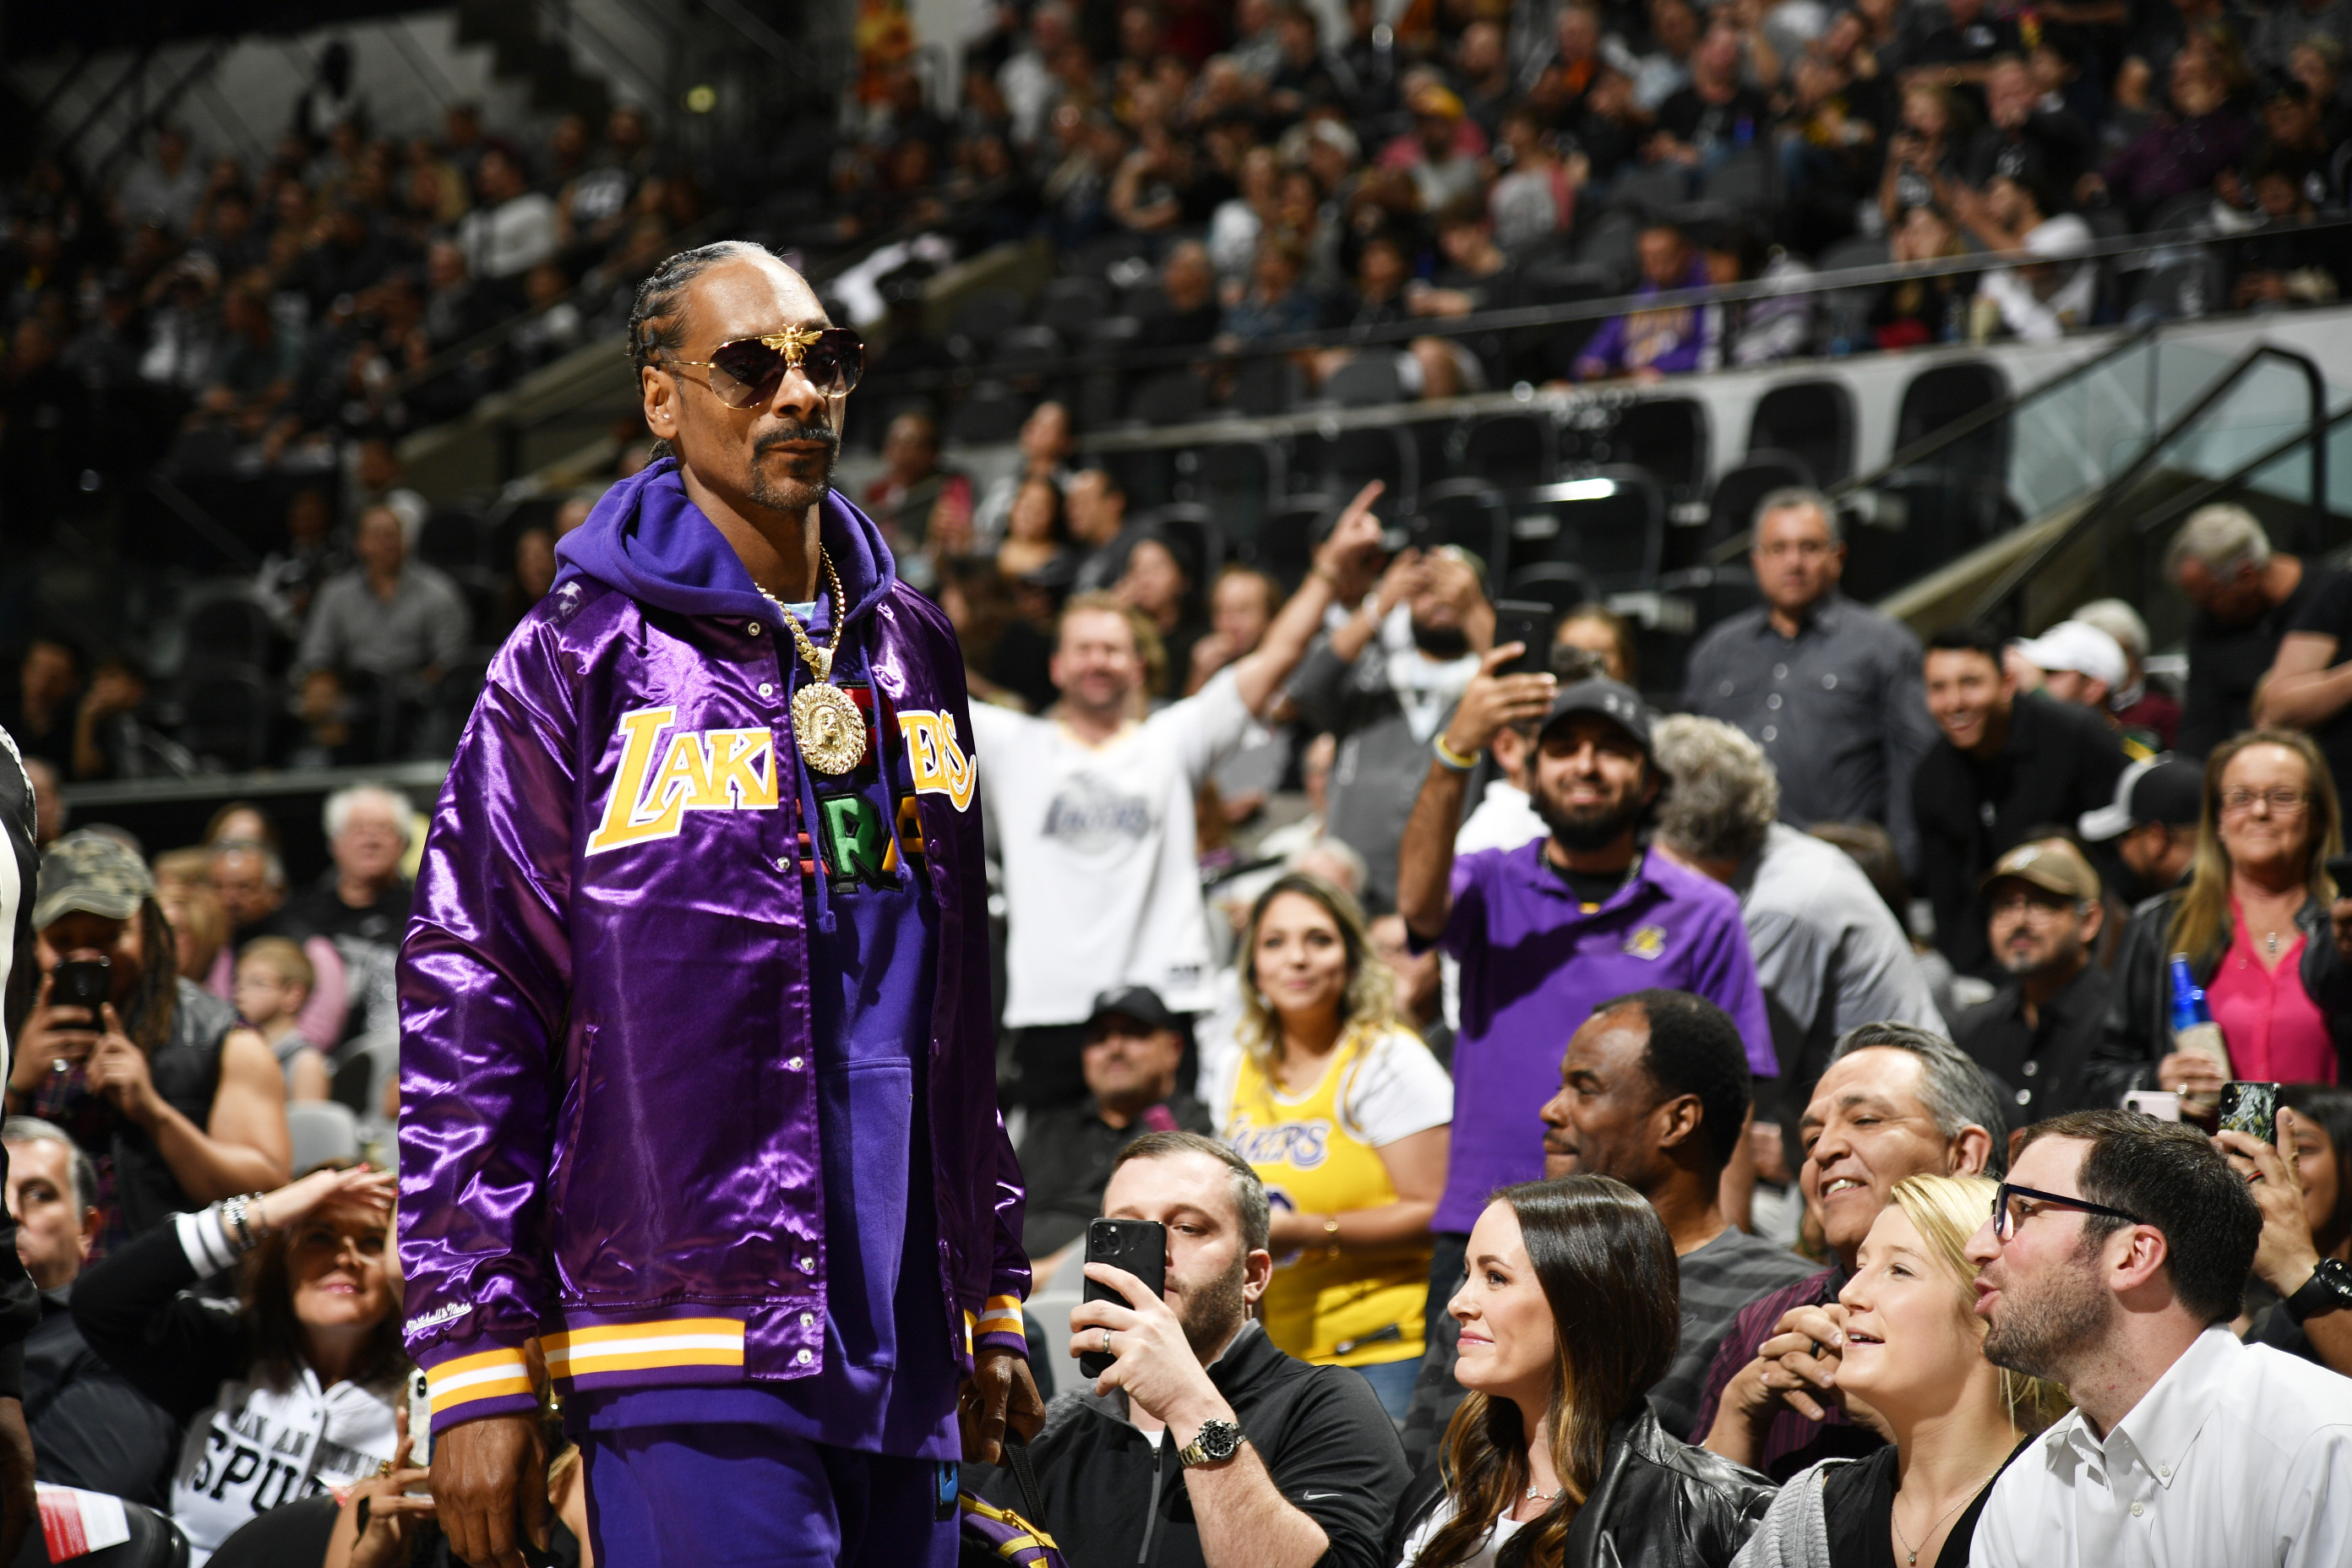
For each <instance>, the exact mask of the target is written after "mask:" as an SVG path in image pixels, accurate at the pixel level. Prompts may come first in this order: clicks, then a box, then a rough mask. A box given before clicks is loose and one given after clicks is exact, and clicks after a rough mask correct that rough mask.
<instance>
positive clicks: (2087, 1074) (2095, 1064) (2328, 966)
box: [2082, 888, 2352, 1105]
mask: <svg viewBox="0 0 2352 1568" xmlns="http://www.w3.org/2000/svg"><path fill="white" fill-rule="evenodd" d="M2179 900H2180V889H2177V888H2176V889H2173V890H2172V891H2170V892H2168V893H2158V895H2157V896H2156V897H2154V898H2152V899H2149V900H2146V901H2145V902H2143V903H2142V904H2141V905H2140V906H2139V907H2138V908H2137V909H2136V910H2133V911H2132V917H2131V922H2130V923H2129V924H2128V925H2126V926H2125V927H2124V934H2123V940H2122V941H2121V942H2118V943H2116V962H2115V968H2114V970H2113V972H2112V973H2113V979H2112V981H2111V983H2110V984H2109V987H2108V991H2107V1025H2106V1027H2105V1029H2103V1030H2102V1031H2100V1037H2099V1039H2098V1042H2097V1043H2096V1044H2095V1045H2094V1046H2093V1047H2091V1059H2090V1062H2089V1064H2088V1065H2087V1066H2086V1067H2085V1068H2084V1073H2083V1094H2082V1098H2083V1100H2084V1101H2085V1102H2086V1103H2092V1104H2098V1105H2120V1104H2122V1103H2123V1098H2124V1096H2125V1094H2126V1093H2127V1092H2129V1091H2130V1090H2132V1089H2158V1088H2161V1087H2162V1086H2161V1085H2159V1084H2158V1082H2157V1081H2156V1064H2157V1063H2158V1062H2159V1061H2161V1060H2163V1059H2164V1058H2165V1057H2166V1056H2168V1054H2170V1052H2171V1050H2172V976H2171V973H2170V966H2171V962H2172V953H2171V952H2170V944H2169V943H2168V942H2167V940H2166V938H2167V935H2168V932H2169V931H2171V929H2172V914H2173V910H2174V909H2175V908H2176V907H2177V906H2178V904H2179ZM2294 923H2295V926H2296V929H2298V930H2299V931H2302V932H2303V936H2304V942H2303V958H2302V960H2301V962H2299V963H2297V964H2296V965H2295V973H2296V974H2297V975H2298V976H2299V977H2300V978H2301V979H2302V981H2303V989H2304V992H2305V994H2307V995H2309V996H2310V998H2311V999H2312V1000H2313V1001H2314V1002H2315V1003H2317V1004H2318V1005H2319V1010H2320V1011H2321V1012H2322V1013H2324V1014H2325V1015H2326V1017H2327V1028H2328V1033H2329V1034H2331V1035H2332V1036H2334V1037H2335V1040H2336V1059H2337V1060H2338V1061H2339V1062H2340V1063H2342V1064H2343V1070H2342V1071H2341V1072H2340V1073H2339V1074H2338V1076H2339V1077H2340V1078H2343V1079H2347V1080H2352V963H2346V962H2345V961H2344V955H2343V954H2342V953H2340V952H2336V933H2335V931H2334V929H2333V927H2332V926H2331V925H2330V923H2329V921H2328V912H2327V906H2326V904H2324V903H2321V902H2320V901H2319V900H2317V899H2307V900H2305V901H2304V906H2303V908H2302V909H2300V910H2297V911H2295V917H2294ZM2210 978H2211V976H2210V973H2204V972H2201V971H2200V973H2199V975H2198V983H2199V984H2206V983H2207V982H2208V981H2210Z"/></svg>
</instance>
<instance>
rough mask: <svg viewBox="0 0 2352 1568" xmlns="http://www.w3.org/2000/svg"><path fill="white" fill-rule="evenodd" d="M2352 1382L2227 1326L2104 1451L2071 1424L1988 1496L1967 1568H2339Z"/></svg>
mask: <svg viewBox="0 0 2352 1568" xmlns="http://www.w3.org/2000/svg"><path fill="white" fill-rule="evenodd" d="M2345 1563H2352V1380H2347V1379H2346V1378H2342V1377H2338V1376H2336V1374H2335V1373H2332V1372H2329V1371H2327V1370H2326V1368H2324V1367H2319V1366H2315V1365H2313V1364H2312V1363H2309V1362H2306V1361H2299V1360H2297V1359H2296V1358H2294V1357H2293V1356H2290V1355H2285V1354H2283V1353H2282V1352H2278V1351H2274V1350H2272V1349H2270V1348H2269V1347H2268V1346H2265V1345H2247V1344H2241V1343H2239V1342H2238V1340H2237V1337H2236V1336H2235V1335H2233V1334H2231V1332H2230V1331H2229V1330H2228V1329H2226V1328H2219V1327H2217V1328H2210V1329H2208V1330H2206V1331H2204V1332H2203V1333H2202V1334H2200V1335H2199V1336H2198V1337H2197V1340H2196V1342H2194V1343H2193V1344H2191V1345H2190V1346H2189V1349H2188V1351H2187V1352H2184V1353H2183V1354H2182V1355H2181V1357H2180V1359H2179V1361H2177V1362H2175V1363H2172V1365H2171V1367H2170V1368H2169V1369H2168V1370H2167V1371H2166V1373H2165V1374H2164V1375H2163V1376H2162V1377H2160V1378H2158V1379H2157V1381H2156V1385H2155V1386H2154V1387H2152V1388H2150V1389H2149V1390H2148V1391H2147V1394H2144V1395H2142V1396H2141V1398H2140V1402H2139V1403H2138V1404H2137V1405H2133V1406H2132V1409H2131V1413H2130V1414H2129V1415H2126V1416H2125V1417H2124V1418H2123V1419H2122V1420H2121V1421H2118V1422H2116V1426H2115V1429H2114V1430H2113V1431H2111V1432H2109V1433H2108V1434H2107V1440H2106V1441H2105V1443H2102V1442H2100V1441H2099V1440H2098V1439H2097V1438H2096V1437H2094V1436H2092V1435H2091V1429H2090V1426H2088V1425H2087V1424H2086V1423H2085V1422H2084V1419H2083V1413H2082V1412H2081V1411H2079V1410H2075V1411H2071V1412H2069V1413H2068V1414H2067V1415H2066V1418H2065V1419H2064V1420H2063V1421H2061V1422H2059V1423H2058V1424H2057V1425H2056V1426H2053V1427H2051V1428H2050V1430H2049V1431H2048V1432H2046V1433H2044V1434H2043V1435H2042V1440H2041V1441H2040V1442H2039V1443H2037V1444H2035V1445H2034V1447H2032V1449H2031V1450H2029V1451H2028V1452H2026V1453H2024V1454H2021V1455H2020V1456H2019V1457H2018V1458H2017V1461H2016V1462H2015V1463H2014V1464H2012V1465H2011V1466H2010V1467H2009V1469H2008V1470H2007V1472H2006V1473H2004V1474H2003V1475H2002V1476H2001V1478H2000V1481H1999V1482H1998V1483H1996V1484H1995V1486H1994V1487H1993V1489H1992V1496H1991V1497H1990V1499H1988V1500H1987V1501H1986V1503H1985V1510H1984V1515H1983V1518H1982V1520H1981V1521H1979V1524H1978V1525H1977V1533H1976V1542H1975V1545H1974V1548H1973V1550H1972V1551H1971V1552H1969V1568H2011V1565H2012V1564H2013V1565H2015V1568H2068V1565H2072V1564H2083V1565H2084V1568H2092V1565H2095V1568H2108V1565H2109V1564H2113V1565H2115V1568H2256V1565H2258V1564H2259V1565H2260V1568H2342V1565H2343V1564H2345Z"/></svg>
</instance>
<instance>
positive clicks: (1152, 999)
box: [1087, 985, 1184, 1039]
mask: <svg viewBox="0 0 2352 1568" xmlns="http://www.w3.org/2000/svg"><path fill="white" fill-rule="evenodd" d="M1108 1018H1132V1019H1134V1020H1135V1021H1136V1022H1137V1023H1139V1024H1140V1025H1142V1026H1144V1027H1145V1028H1147V1029H1170V1030H1173V1031H1175V1032H1176V1033H1178V1034H1181V1033H1182V1032H1183V1029H1184V1025H1183V1021H1182V1020H1181V1019H1180V1018H1178V1017H1177V1016H1176V1015H1175V1014H1173V1013H1171V1012H1170V1011H1169V1010H1168V1004H1167V1003H1165V1002H1162V1001H1161V1000H1160V993H1159V992H1157V991H1154V990H1153V989H1152V988H1151V987H1150V986H1149V985H1122V986H1119V987H1118V988H1117V989H1116V990H1111V991H1104V992H1099V993H1097V994H1096V996H1095V1006H1094V1011H1093V1012H1092V1013H1089V1014H1088V1015H1087V1038H1088V1039H1092V1038H1094V1037H1095V1035H1096V1033H1097V1030H1098V1029H1099V1028H1100V1026H1101V1025H1102V1023H1103V1022H1104V1020H1106V1019H1108Z"/></svg>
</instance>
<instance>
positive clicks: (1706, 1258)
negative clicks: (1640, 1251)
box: [1650, 1226, 1815, 1433]
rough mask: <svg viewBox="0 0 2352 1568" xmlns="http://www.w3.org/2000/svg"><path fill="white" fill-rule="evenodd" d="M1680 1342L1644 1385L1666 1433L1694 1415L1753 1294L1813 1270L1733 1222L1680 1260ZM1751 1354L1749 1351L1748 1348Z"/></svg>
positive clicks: (1678, 1430)
mask: <svg viewBox="0 0 2352 1568" xmlns="http://www.w3.org/2000/svg"><path fill="white" fill-rule="evenodd" d="M1680 1272H1681V1274H1682V1294H1683V1332H1682V1342H1681V1343H1680V1344H1679V1345H1678V1346H1677V1347H1676V1348H1675V1359H1674V1362H1673V1363H1672V1364H1671V1365H1669V1366H1668V1367H1667V1368H1666V1375H1665V1376H1664V1377H1662V1378H1660V1379H1658V1381H1657V1382H1656V1383H1655V1384H1653V1385H1652V1386H1651V1388H1650V1405H1651V1407H1652V1408H1653V1409H1654V1410H1655V1411H1656V1412H1657V1413H1658V1426H1660V1427H1661V1428H1662V1429H1664V1431H1666V1432H1668V1433H1681V1432H1687V1431H1689V1430H1690V1429H1691V1423H1693V1422H1694V1421H1696V1420H1697V1419H1698V1406H1699V1397H1700V1394H1701V1393H1702V1391H1703V1389H1704V1386H1705V1384H1706V1374H1707V1367H1708V1364H1709V1363H1712V1362H1713V1361H1714V1360H1715V1352H1716V1349H1717V1346H1719V1345H1721V1344H1722V1343H1723V1341H1724V1337H1725V1336H1726V1335H1727V1334H1728V1333H1730V1331H1731V1328H1732V1324H1733V1322H1734V1321H1736V1320H1737V1319H1738V1316H1739V1314H1740V1313H1741V1312H1742V1311H1743V1310H1746V1309H1747V1308H1748V1305H1749V1304H1750V1303H1752V1302H1754V1301H1755V1300H1756V1299H1757V1298H1758V1297H1759V1296H1764V1295H1767V1294H1769V1293H1770V1292H1772V1291H1776V1290H1779V1289H1782V1288H1783V1287H1785V1286H1789V1285H1793V1284H1795V1283H1796V1282H1798V1281H1799V1280H1801V1279H1806V1278H1808V1277H1809V1276H1811V1275H1812V1274H1813V1273H1814V1272H1815V1269H1814V1268H1813V1264H1812V1260H1811V1259H1810V1258H1800V1257H1799V1256H1798V1255H1797V1254H1795V1253H1793V1252H1791V1251H1790V1250H1789V1249H1788V1248H1787V1247H1782V1246H1780V1245H1779V1244H1777V1243H1775V1242H1769V1241H1766V1240H1764V1239H1763V1238H1762V1237H1755V1236H1750V1235H1748V1233H1747V1232H1746V1231H1744V1230H1741V1229H1740V1228H1739V1227H1738V1226H1727V1227H1726V1228H1725V1230H1724V1232H1723V1234H1722V1235H1721V1236H1718V1237H1716V1238H1715V1239H1714V1240H1713V1241H1710V1242H1708V1243H1707V1244H1706V1246H1704V1247H1698V1248H1697V1249H1696V1250H1694V1251H1691V1252H1686V1253H1685V1254H1683V1256H1682V1258H1681V1259H1680ZM1751 1353H1752V1352H1751Z"/></svg>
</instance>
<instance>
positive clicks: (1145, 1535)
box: [963, 1325, 1728, 1568]
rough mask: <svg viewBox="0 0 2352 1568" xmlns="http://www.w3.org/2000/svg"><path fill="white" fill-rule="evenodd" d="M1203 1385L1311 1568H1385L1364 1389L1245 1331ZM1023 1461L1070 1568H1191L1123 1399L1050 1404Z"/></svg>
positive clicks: (1384, 1482) (1388, 1431)
mask: <svg viewBox="0 0 2352 1568" xmlns="http://www.w3.org/2000/svg"><path fill="white" fill-rule="evenodd" d="M1209 1381H1210V1382H1212V1383H1213V1384H1216V1385H1217V1392H1218V1393H1220V1394H1223V1395H1224V1396H1225V1403H1226V1404H1228V1405H1232V1406H1233V1407H1234V1418H1235V1419H1236V1420H1237V1421H1238V1422H1239V1423H1240V1424H1241V1429H1242V1435H1243V1436H1245V1437H1247V1438H1248V1439H1249V1442H1250V1446H1251V1447H1254V1448H1255V1449H1256V1450H1257V1453H1258V1457H1259V1458H1261V1459H1263V1460H1264V1461H1265V1468H1266V1470H1267V1472H1268V1473H1269V1474H1270V1475H1272V1476H1273V1477H1274V1484H1275V1486H1276V1488H1277V1489H1280V1490H1281V1492H1282V1495H1283V1496H1284V1497H1285V1498H1286V1499H1288V1500H1289V1501H1290V1503H1291V1505H1292V1506H1293V1507H1295V1508H1297V1510H1299V1511H1300V1512H1301V1513H1304V1514H1306V1515H1307V1517H1308V1518H1310V1519H1312V1520H1313V1521H1315V1522H1316V1523H1317V1524H1319V1525H1321V1526H1322V1527H1323V1533H1324V1534H1325V1535H1326V1536H1328V1538H1329V1539H1330V1542H1331V1549H1330V1550H1329V1551H1328V1552H1326V1553H1325V1554H1324V1556H1323V1558H1322V1564H1323V1568H1391V1565H1392V1564H1393V1563H1394V1562H1395V1559H1394V1558H1393V1557H1391V1556H1384V1555H1382V1551H1381V1537H1382V1534H1383V1532H1384V1531H1386V1530H1387V1529H1388V1526H1389V1519H1390V1514H1391V1510H1393V1508H1394V1507H1395V1501H1396V1496H1397V1493H1398V1492H1399V1491H1401V1490H1402V1489H1403V1488H1404V1485H1405V1482H1406V1480H1407V1479H1409V1477H1408V1472H1407V1471H1406V1469H1405V1465H1404V1450H1403V1449H1402V1447H1399V1446H1398V1444H1397V1436H1396V1426H1395V1425H1394V1424H1393V1423H1392V1422H1391V1421H1390V1419H1389V1416H1388V1413H1387V1412H1386V1411H1384V1410H1382V1409H1381V1402H1380V1397H1379V1396H1378V1395H1377V1394H1373V1392H1372V1385H1371V1384H1369V1383H1366V1382H1365V1381H1364V1380H1363V1378H1362V1377H1361V1376H1360V1375H1359V1374H1357V1373H1355V1372H1353V1371H1351V1370H1349V1368H1347V1367H1341V1366H1312V1365H1309V1364H1308V1363H1306V1362H1303V1361H1297V1360H1295V1359H1293V1358H1292V1357H1290V1356H1287V1355H1285V1354H1284V1353H1283V1352H1281V1351H1280V1350H1278V1349H1276V1347H1275V1344H1274V1342H1273V1341H1271V1340H1269V1339H1267V1338H1266V1337H1265V1331H1263V1330H1261V1329H1259V1328H1257V1327H1256V1326H1255V1325H1252V1326H1250V1327H1249V1328H1246V1329H1244V1331H1242V1337H1241V1338H1240V1339H1239V1340H1237V1341H1235V1342H1234V1343H1233V1344H1232V1345H1230V1346H1228V1347H1227V1348H1226V1350H1225V1352H1224V1354H1223V1355H1221V1356H1219V1357H1218V1358H1217V1359H1216V1361H1214V1362H1213V1363H1211V1364H1210V1367H1209ZM1029 1456H1030V1459H1031V1461H1032V1462H1033V1464H1034V1467H1035V1469H1036V1472H1037V1489H1038V1492H1039V1498H1038V1500H1039V1502H1040V1503H1041V1504H1042V1505H1043V1506H1044V1509H1045V1518H1043V1519H1037V1520H1032V1521H1030V1522H1031V1523H1033V1524H1035V1525H1038V1526H1040V1527H1041V1528H1043V1529H1044V1530H1045V1531H1046V1533H1048V1534H1050V1535H1051V1536H1053V1537H1054V1539H1055V1542H1058V1543H1059V1544H1060V1546H1061V1548H1062V1555H1063V1556H1064V1557H1066V1559H1068V1561H1069V1563H1070V1568H1128V1565H1129V1564H1137V1565H1139V1568H1200V1564H1201V1563H1202V1557H1201V1533H1200V1528H1199V1526H1198V1525H1196V1524H1195V1523H1194V1522H1193V1520H1192V1503H1191V1500H1189V1499H1188V1498H1187V1497H1186V1495H1185V1491H1184V1474H1183V1467H1182V1466H1181V1465H1180V1464H1179V1463H1178V1462H1177V1458H1176V1452H1175V1447H1174V1446H1173V1444H1172V1443H1171V1442H1170V1441H1169V1440H1168V1439H1167V1438H1166V1437H1162V1438H1161V1440H1160V1444H1159V1446H1158V1447H1153V1445H1152V1443H1151V1441H1150V1438H1148V1437H1146V1436H1144V1435H1143V1434H1142V1433H1140V1432H1139V1431H1137V1430H1136V1429H1135V1428H1134V1427H1133V1426H1130V1425H1129V1423H1128V1420H1127V1416H1126V1396H1125V1395H1124V1394H1117V1393H1114V1394H1112V1395H1111V1396H1110V1397H1108V1398H1097V1397H1096V1396H1095V1394H1094V1391H1093V1387H1092V1385H1091V1384H1086V1385H1082V1386H1081V1387H1079V1388H1077V1389H1076V1390H1074V1391H1073V1392H1071V1393H1068V1394H1062V1395H1060V1396H1059V1397H1058V1398H1056V1399H1055V1401H1054V1402H1053V1403H1052V1404H1051V1405H1047V1406H1046V1407H1045V1429H1044V1430H1043V1431H1041V1432H1039V1433H1038V1434H1037V1436H1036V1438H1035V1440H1034V1441H1033V1442H1032V1443H1031V1444H1030V1445H1029ZM963 1484H964V1486H965V1487H966V1488H967V1489H970V1490H971V1491H973V1492H975V1493H977V1494H978V1495H979V1496H981V1497H982V1498H983V1499H985V1500H988V1501H990V1502H992V1503H995V1504H998V1505H999V1506H1002V1507H1008V1508H1013V1509H1020V1508H1022V1507H1023V1504H1022V1502H1021V1499H1020V1488H1019V1486H1018V1485H1017V1484H1015V1483H1014V1481H1013V1473H1012V1472H1011V1471H1010V1470H1001V1469H994V1468H989V1467H986V1466H977V1465H967V1466H965V1467H964V1480H963ZM1726 1560H1727V1561H1728V1559H1726Z"/></svg>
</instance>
